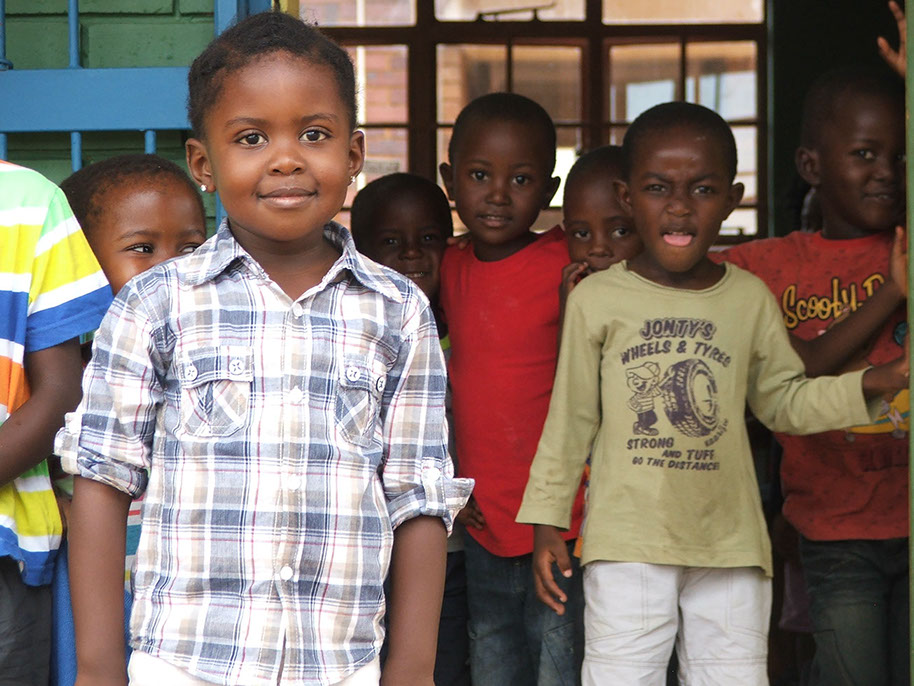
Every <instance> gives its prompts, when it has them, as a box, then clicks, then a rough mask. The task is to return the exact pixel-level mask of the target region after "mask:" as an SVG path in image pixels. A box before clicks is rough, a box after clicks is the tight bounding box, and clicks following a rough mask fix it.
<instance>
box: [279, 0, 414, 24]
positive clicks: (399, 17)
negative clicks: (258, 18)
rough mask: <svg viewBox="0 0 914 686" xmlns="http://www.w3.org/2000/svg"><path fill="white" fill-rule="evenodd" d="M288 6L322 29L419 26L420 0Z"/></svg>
mask: <svg viewBox="0 0 914 686" xmlns="http://www.w3.org/2000/svg"><path fill="white" fill-rule="evenodd" d="M287 4H288V6H289V10H290V11H291V12H292V14H296V13H297V14H298V16H300V17H301V18H302V19H304V20H305V21H307V22H311V23H315V24H317V25H318V26H411V25H413V24H415V23H416V0H307V2H303V1H302V0H287ZM296 7H297V10H298V11H297V12H296V11H295V8H296Z"/></svg>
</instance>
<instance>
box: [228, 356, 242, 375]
mask: <svg viewBox="0 0 914 686" xmlns="http://www.w3.org/2000/svg"><path fill="white" fill-rule="evenodd" d="M228 369H229V374H231V375H232V376H238V375H239V374H241V373H242V372H243V371H244V362H242V361H241V358H240V357H233V358H232V359H231V360H229V368H228Z"/></svg>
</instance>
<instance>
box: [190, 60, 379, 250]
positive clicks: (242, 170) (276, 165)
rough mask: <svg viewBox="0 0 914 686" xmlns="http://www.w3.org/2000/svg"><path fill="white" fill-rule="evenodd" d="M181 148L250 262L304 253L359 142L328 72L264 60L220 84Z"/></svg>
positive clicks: (352, 168) (340, 197)
mask: <svg viewBox="0 0 914 686" xmlns="http://www.w3.org/2000/svg"><path fill="white" fill-rule="evenodd" d="M204 129H205V140H197V139H191V140H189V141H188V143H187V160H188V167H189V168H190V170H191V172H192V173H193V175H194V178H195V179H197V181H198V182H199V183H202V184H206V185H207V186H208V187H209V188H210V189H215V190H217V191H218V192H219V196H220V199H221V200H222V203H223V205H224V206H225V211H226V214H227V215H228V218H229V224H230V226H231V228H232V233H233V234H234V235H235V238H236V239H237V240H238V242H239V243H240V244H241V245H242V247H244V248H245V250H247V251H248V252H249V253H250V254H251V255H252V256H253V257H254V258H255V259H257V260H258V261H261V259H262V258H263V257H264V256H265V255H267V254H269V255H276V254H282V255H289V254H295V253H297V252H299V251H301V250H307V249H309V248H310V247H311V246H313V245H314V243H315V241H319V240H321V239H322V236H323V227H324V225H325V224H326V223H327V222H329V221H330V220H331V219H332V218H333V217H334V215H336V213H337V212H339V210H340V208H341V207H342V205H343V201H344V199H345V197H346V189H347V187H348V186H349V184H350V178H351V176H352V175H354V174H357V173H358V172H359V171H360V170H361V168H362V161H363V158H364V138H363V136H362V133H361V132H359V131H357V132H352V131H350V128H349V114H348V112H347V110H346V107H345V105H344V103H343V100H342V98H341V97H340V94H339V88H338V86H337V83H336V80H335V79H334V77H333V73H332V71H331V70H330V69H329V68H327V67H324V66H321V65H316V64H314V63H312V62H309V61H307V60H303V59H301V58H298V57H293V56H291V55H288V54H287V53H272V54H268V55H266V56H264V57H261V58H259V59H257V60H255V61H253V62H251V63H250V64H248V65H246V66H245V67H243V68H241V69H238V70H237V71H235V72H232V73H230V74H229V75H228V76H226V78H225V82H224V84H223V87H222V92H221V94H220V95H219V98H218V99H217V101H216V102H215V103H214V104H213V106H212V107H211V108H210V110H209V111H208V112H207V114H206V117H205V119H204Z"/></svg>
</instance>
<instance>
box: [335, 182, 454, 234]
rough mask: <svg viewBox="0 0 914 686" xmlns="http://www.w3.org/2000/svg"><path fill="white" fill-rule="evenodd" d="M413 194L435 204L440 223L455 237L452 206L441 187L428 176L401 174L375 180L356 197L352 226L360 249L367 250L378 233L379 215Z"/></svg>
mask: <svg viewBox="0 0 914 686" xmlns="http://www.w3.org/2000/svg"><path fill="white" fill-rule="evenodd" d="M410 193H416V194H424V195H427V196H428V197H429V198H430V199H431V200H432V202H433V205H434V208H435V214H436V219H437V220H438V221H439V222H440V224H441V226H443V227H444V228H445V230H446V233H447V235H448V236H452V235H453V234H454V218H453V216H452V215H451V206H450V204H449V203H448V200H447V196H446V195H445V194H444V191H443V190H441V187H440V186H438V184H436V183H435V182H434V181H429V180H428V179H426V178H425V177H424V176H418V175H416V174H406V173H403V172H398V173H396V174H388V175H387V176H382V177H381V178H379V179H375V180H374V181H372V182H371V183H369V184H368V185H366V186H365V187H364V188H363V189H362V190H360V191H359V193H358V195H356V196H355V200H353V202H352V214H351V216H350V224H351V227H352V238H353V240H354V241H355V244H356V247H361V246H364V245H365V244H366V243H367V241H368V238H369V236H371V234H372V232H373V231H374V230H375V222H376V219H377V215H378V212H379V211H380V210H381V208H383V207H385V206H386V205H387V204H389V203H393V202H397V201H398V199H399V198H401V197H402V196H404V195H408V194H410Z"/></svg>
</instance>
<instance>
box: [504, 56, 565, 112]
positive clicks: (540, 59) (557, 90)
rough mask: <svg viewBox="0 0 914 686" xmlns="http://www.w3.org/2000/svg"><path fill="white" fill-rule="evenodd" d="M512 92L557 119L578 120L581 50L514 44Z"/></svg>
mask: <svg viewBox="0 0 914 686" xmlns="http://www.w3.org/2000/svg"><path fill="white" fill-rule="evenodd" d="M512 67H513V69H514V79H513V83H512V88H513V90H514V92H515V93H520V94H521V95H526V96H527V97H528V98H532V99H533V100H536V101H537V102H538V103H539V104H540V105H542V106H543V107H544V108H545V109H546V111H547V112H548V113H549V116H551V117H552V118H553V119H554V120H555V121H556V122H560V121H567V122H579V121H581V118H582V117H581V50H580V48H568V47H549V46H529V45H522V46H515V47H514V49H513V53H512Z"/></svg>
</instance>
